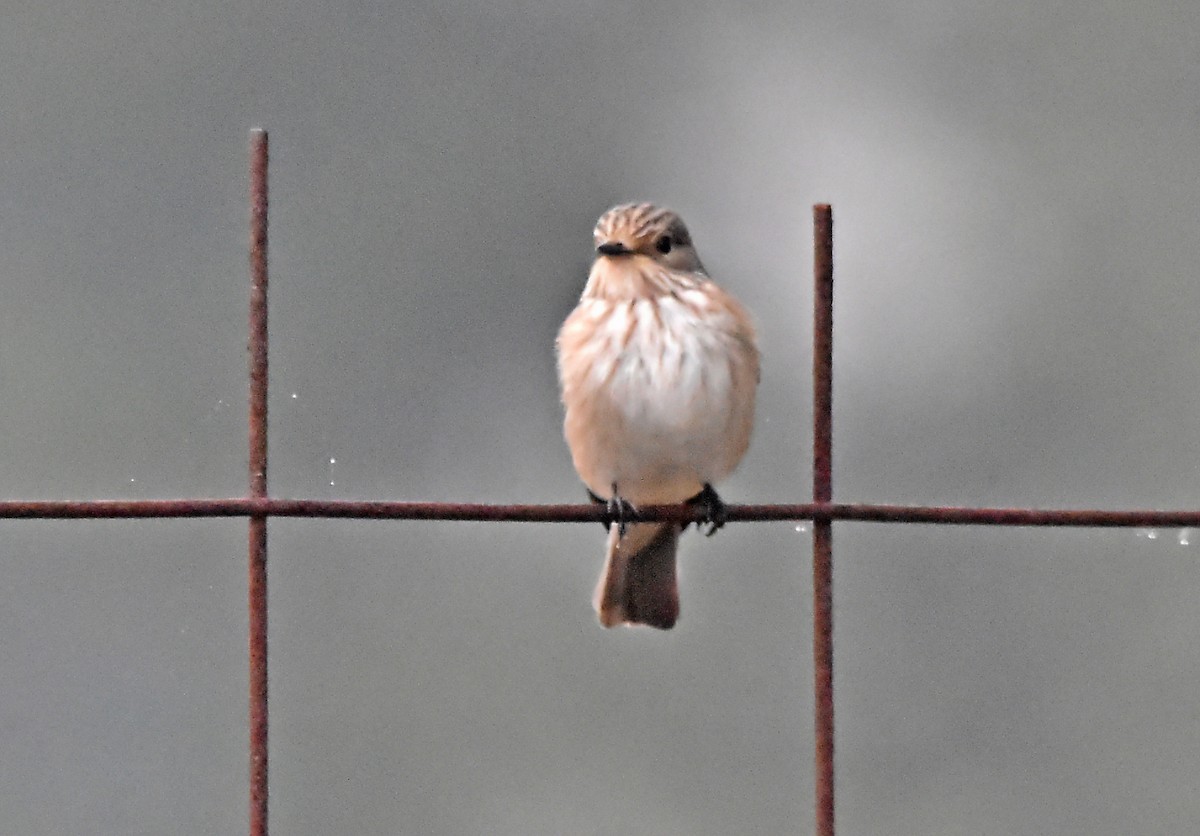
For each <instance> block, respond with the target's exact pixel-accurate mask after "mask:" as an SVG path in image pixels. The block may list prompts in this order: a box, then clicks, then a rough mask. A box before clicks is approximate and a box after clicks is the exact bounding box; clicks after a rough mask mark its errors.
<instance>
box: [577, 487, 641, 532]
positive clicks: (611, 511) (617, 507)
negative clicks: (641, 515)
mask: <svg viewBox="0 0 1200 836" xmlns="http://www.w3.org/2000/svg"><path fill="white" fill-rule="evenodd" d="M587 494H588V498H589V499H591V500H592V502H595V503H596V504H598V505H604V506H605V507H606V508H607V510H608V519H606V520H604V530H605V531H608V530H609V529H610V528H612V524H613V523H614V522H615V523H616V524H617V536H619V537H624V536H625V532H626V531H627V530H628V529H629V523H630V522H631V521H632V520H633V519H634V518H635V517H637V508H635V507H633V503H631V502H630V501H629V500H627V499H623V498H622V497H620V496H618V495H617V486H616V485H613V486H612V496H611V497H609V498H608V499H604V498H603V497H600V496H597V495H596V494H594V493H592V490H591V489H590V488H589V489H588V492H587Z"/></svg>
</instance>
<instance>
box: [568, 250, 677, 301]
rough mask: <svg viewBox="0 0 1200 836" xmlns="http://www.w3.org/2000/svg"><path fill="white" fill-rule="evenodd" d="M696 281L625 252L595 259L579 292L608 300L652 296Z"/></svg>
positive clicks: (662, 294) (661, 294)
mask: <svg viewBox="0 0 1200 836" xmlns="http://www.w3.org/2000/svg"><path fill="white" fill-rule="evenodd" d="M698 284H699V283H698V282H697V281H696V280H695V278H693V277H692V276H689V275H687V274H682V273H677V272H675V271H673V270H670V269H669V268H666V267H663V266H662V265H660V264H657V263H655V262H654V260H653V259H651V258H649V257H648V256H645V255H629V256H621V257H618V258H598V259H596V263H595V264H593V265H592V271H591V273H590V274H589V275H588V281H587V287H586V288H585V289H584V292H583V295H584V296H585V297H591V298H594V299H606V300H609V301H632V300H636V299H654V298H657V297H660V296H670V295H674V294H676V293H678V292H679V291H681V290H686V289H688V288H692V287H696V286H697V285H698Z"/></svg>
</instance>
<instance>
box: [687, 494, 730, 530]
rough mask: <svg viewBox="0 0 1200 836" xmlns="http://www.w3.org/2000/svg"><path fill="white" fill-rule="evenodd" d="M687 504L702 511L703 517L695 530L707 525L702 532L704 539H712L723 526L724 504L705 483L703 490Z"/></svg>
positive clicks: (724, 516)
mask: <svg viewBox="0 0 1200 836" xmlns="http://www.w3.org/2000/svg"><path fill="white" fill-rule="evenodd" d="M687 504H688V505H691V506H693V507H696V508H701V509H703V511H704V516H703V517H702V518H701V520H700V521H699V522H697V523H696V528H700V527H701V526H702V525H707V526H708V531H706V532H704V534H705V536H706V537H712V536H713V535H714V534H716V533H717V530H718V529H720V528H722V527H723V526H724V525H725V518H726V512H725V503H724V502H722V501H721V497H720V496H718V495H717V492H716V491H715V490H713V486H712V485H710V484H708V483H707V482H705V483H704V490H702V491H700V493H698V494H696V495H695V496H693V497H692V498H691V499H689V500H688V501H687Z"/></svg>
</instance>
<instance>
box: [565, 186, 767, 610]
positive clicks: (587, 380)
mask: <svg viewBox="0 0 1200 836" xmlns="http://www.w3.org/2000/svg"><path fill="white" fill-rule="evenodd" d="M593 239H594V244H595V261H594V262H593V263H592V267H591V270H590V272H589V274H588V278H587V283H586V285H585V286H584V289H583V293H582V295H581V296H580V299H579V303H578V305H577V306H576V307H575V309H574V310H573V311H571V313H570V314H569V315H568V316H567V318H566V320H565V321H564V322H563V324H562V327H561V329H560V330H559V333H558V337H557V340H556V349H557V358H558V377H559V384H560V387H561V394H562V402H563V407H564V421H563V434H564V436H565V437H566V441H567V446H568V447H569V448H570V452H571V459H572V462H573V464H574V466H575V470H576V472H577V473H578V474H579V477H580V478H581V479H582V480H583V483H584V486H585V487H586V488H587V491H588V494H589V496H591V498H592V499H593V500H594V501H596V502H603V503H605V504H607V506H608V508H609V511H610V524H609V526H608V529H609V530H608V540H607V549H606V553H605V560H604V569H603V572H602V573H601V576H600V581H599V584H598V585H597V587H596V592H595V596H594V598H593V605H594V607H595V609H596V612H597V614H598V616H599V620H600V623H601V624H602V625H603V626H605V627H613V626H616V625H619V624H626V625H639V624H640V625H646V626H650V627H656V628H658V629H660V630H669V629H671V628H672V627H674V626H675V623H676V621H677V620H678V618H679V587H678V577H677V572H676V552H677V550H678V545H679V535H680V534H681V533H682V531H683V529H684V527H685V526H684V525H682V524H680V523H677V522H636V521H630V519H631V518H632V517H635V516H636V508H637V506H638V505H640V504H672V503H681V502H690V503H692V504H695V505H698V506H699V507H701V508H702V509H703V510H704V516H705V519H706V521H708V522H709V523H710V527H709V532H708V533H709V534H712V533H713V532H714V531H715V530H716V529H717V528H719V527H720V525H721V524H722V523H723V522H724V504H723V503H722V501H721V499H720V496H719V495H718V494H717V493H716V491H715V489H714V488H713V485H714V484H715V483H717V482H718V481H719V480H721V479H723V478H724V477H726V476H728V475H729V474H730V473H731V472H733V470H734V469H735V468H736V467H737V465H738V463H739V462H740V461H741V459H742V457H743V456H744V455H745V453H746V450H747V448H748V447H749V444H750V435H751V431H752V428H753V425H754V400H755V393H756V390H757V387H758V382H759V351H758V340H757V335H756V332H755V327H754V323H753V321H752V319H751V316H750V314H749V312H748V311H747V310H746V309H745V308H744V307H743V306H742V305H741V304H740V303H739V302H738V301H737V300H736V299H735V298H734V297H733V296H732V295H731V294H730V293H728V292H727V291H725V290H723V289H722V288H721V287H719V286H718V285H717V284H716V283H715V282H714V281H713V280H712V279H711V278H709V275H708V272H707V271H706V270H705V269H704V265H703V264H702V263H701V262H700V257H699V256H698V255H697V254H696V248H695V246H694V244H693V243H692V236H691V234H690V233H689V232H688V228H687V226H686V225H685V224H684V222H683V220H682V219H681V218H680V217H679V215H677V214H676V213H675V212H673V211H671V210H669V209H663V208H659V207H658V206H656V205H654V204H652V203H628V204H623V205H620V206H615V207H613V208H612V209H609V210H608V211H607V212H605V213H604V214H603V215H601V216H600V219H599V221H598V222H597V223H596V227H595V230H594V232H593ZM611 523H615V524H611Z"/></svg>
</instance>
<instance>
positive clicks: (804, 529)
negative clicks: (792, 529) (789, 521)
mask: <svg viewBox="0 0 1200 836" xmlns="http://www.w3.org/2000/svg"><path fill="white" fill-rule="evenodd" d="M796 530H797V531H798V532H800V533H801V534H807V533H808V523H806V522H802V523H800V524H799V525H798V526H796Z"/></svg>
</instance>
